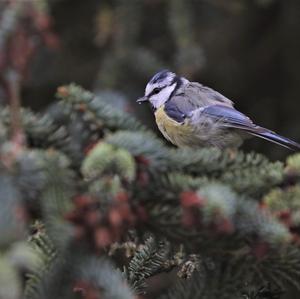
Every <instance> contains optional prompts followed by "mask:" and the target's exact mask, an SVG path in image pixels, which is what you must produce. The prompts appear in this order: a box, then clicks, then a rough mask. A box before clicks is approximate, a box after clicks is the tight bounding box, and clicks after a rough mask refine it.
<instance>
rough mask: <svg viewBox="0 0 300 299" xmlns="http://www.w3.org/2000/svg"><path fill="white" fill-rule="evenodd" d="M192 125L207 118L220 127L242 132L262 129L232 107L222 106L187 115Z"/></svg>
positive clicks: (204, 108) (195, 111)
mask: <svg viewBox="0 0 300 299" xmlns="http://www.w3.org/2000/svg"><path fill="white" fill-rule="evenodd" d="M188 116H189V117H190V118H191V121H192V122H193V123H197V122H201V119H205V118H207V117H209V118H210V119H213V120H215V121H216V122H218V124H219V125H220V126H221V127H227V128H235V129H243V130H249V131H252V130H258V129H262V128H261V127H259V126H256V125H255V124H254V123H253V122H252V120H251V119H250V118H249V117H247V116H246V115H245V114H243V113H241V112H239V111H237V110H236V109H234V108H232V107H227V106H223V105H209V106H205V107H202V108H199V109H196V110H194V111H191V113H190V114H189V115H188Z"/></svg>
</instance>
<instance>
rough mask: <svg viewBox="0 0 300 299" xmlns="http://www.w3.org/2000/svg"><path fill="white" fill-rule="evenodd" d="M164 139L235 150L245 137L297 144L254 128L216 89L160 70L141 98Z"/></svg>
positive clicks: (296, 147)
mask: <svg viewBox="0 0 300 299" xmlns="http://www.w3.org/2000/svg"><path fill="white" fill-rule="evenodd" d="M137 102H138V103H142V102H149V103H150V104H151V106H152V108H153V111H154V115H155V120H156V123H157V126H158V128H159V130H160V131H161V133H162V134H163V135H164V137H165V138H166V139H167V140H169V141H170V142H172V143H173V144H175V145H176V146H178V147H183V146H188V147H207V146H216V147H218V148H221V149H223V148H237V147H239V146H240V145H241V143H242V141H243V139H245V138H246V137H247V136H257V137H260V138H263V139H266V140H269V141H271V142H274V143H277V144H279V145H281V146H284V147H287V148H289V149H294V150H300V144H298V143H296V142H294V141H292V140H290V139H288V138H286V137H283V136H280V135H278V134H276V133H274V132H272V131H270V130H268V129H265V128H263V127H260V126H257V125H255V124H254V123H253V122H252V121H251V119H250V118H249V117H247V116H246V115H244V114H243V113H241V112H239V111H238V110H236V109H235V108H234V107H233V102H232V101H231V100H229V99H228V98H226V97H224V96H223V95H222V94H220V93H218V92H216V91H215V90H213V89H211V88H209V87H206V86H203V85H202V84H200V83H197V82H190V81H189V80H187V79H186V78H184V77H180V76H177V75H176V74H174V73H172V72H170V71H168V70H163V71H160V72H159V73H157V74H155V75H154V76H153V77H152V78H151V80H150V81H149V82H148V84H147V86H146V89H145V95H144V97H142V98H140V99H138V100H137Z"/></svg>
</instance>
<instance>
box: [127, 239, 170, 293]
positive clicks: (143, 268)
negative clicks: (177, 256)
mask: <svg viewBox="0 0 300 299" xmlns="http://www.w3.org/2000/svg"><path fill="white" fill-rule="evenodd" d="M168 255H169V248H168V246H167V244H164V243H158V242H157V241H156V240H155V239H154V238H153V237H149V238H148V239H147V240H146V241H145V244H143V245H141V246H140V248H139V249H138V250H137V251H136V252H135V254H134V256H133V258H132V259H131V261H130V263H129V265H128V267H126V268H125V270H124V275H125V277H126V278H127V281H128V283H129V285H130V286H131V288H132V290H133V291H134V293H135V294H137V295H138V294H145V289H146V287H147V284H146V279H147V278H149V277H151V276H153V275H155V274H157V273H159V272H161V271H163V270H164V265H166V260H167V258H168Z"/></svg>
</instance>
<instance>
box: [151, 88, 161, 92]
mask: <svg viewBox="0 0 300 299" xmlns="http://www.w3.org/2000/svg"><path fill="white" fill-rule="evenodd" d="M160 90H161V89H160V88H158V87H156V88H154V89H153V91H152V94H158V93H159V92H160Z"/></svg>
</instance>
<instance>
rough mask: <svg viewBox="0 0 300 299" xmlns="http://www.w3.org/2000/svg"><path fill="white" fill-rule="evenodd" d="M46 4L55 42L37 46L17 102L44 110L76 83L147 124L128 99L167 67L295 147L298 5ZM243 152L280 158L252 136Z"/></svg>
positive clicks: (94, 0) (161, 0) (210, 0)
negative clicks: (55, 44)
mask: <svg viewBox="0 0 300 299" xmlns="http://www.w3.org/2000/svg"><path fill="white" fill-rule="evenodd" d="M20 1H22V0H20ZM24 1H25V0H24ZM33 1H43V0H33ZM47 5H48V14H49V15H50V16H51V18H52V23H51V26H52V30H53V32H55V34H56V35H57V37H58V39H59V44H60V45H59V47H58V48H57V49H55V50H53V49H49V48H48V47H46V46H43V45H40V46H39V47H38V50H37V51H36V52H35V54H34V56H33V58H32V59H31V62H30V66H29V72H28V75H27V77H26V80H24V82H23V86H22V99H23V104H24V105H26V106H30V107H32V108H33V109H35V110H37V109H39V110H43V109H45V107H47V106H48V105H49V104H51V102H53V99H54V97H53V95H54V93H55V92H56V89H57V87H58V86H59V85H61V84H66V83H69V82H76V83H78V84H81V85H82V86H84V87H85V88H89V89H91V90H93V91H96V92H98V93H101V94H102V95H104V97H105V98H106V99H107V100H108V101H109V102H111V103H113V104H114V105H118V106H119V107H120V109H125V110H127V111H128V110H129V111H131V112H132V113H133V114H135V115H137V116H138V117H139V118H141V119H142V120H143V121H145V122H146V123H147V124H148V125H149V126H151V127H153V128H155V125H154V120H153V116H152V113H151V111H150V109H149V107H141V106H139V105H137V104H136V103H135V100H136V98H137V97H139V96H141V95H142V94H143V92H144V88H145V85H146V83H147V81H148V80H149V78H150V77H151V76H152V75H153V74H154V73H155V72H157V71H159V70H160V69H162V68H169V69H170V70H172V71H175V72H178V73H179V74H181V75H183V76H186V77H187V78H189V79H190V80H195V81H199V82H201V83H203V84H206V85H208V86H210V87H212V88H214V89H216V90H217V91H219V92H221V93H223V94H224V95H226V96H227V97H229V98H230V99H232V100H234V101H235V103H236V107H237V108H238V109H240V110H241V111H242V112H244V113H246V114H248V115H249V116H250V117H251V118H252V119H253V120H254V121H255V122H257V123H258V124H260V125H262V126H265V127H267V128H270V129H273V130H275V131H277V132H278V133H280V134H282V135H285V136H287V137H290V138H293V139H295V140H297V141H300V118H299V108H300V102H299V100H300V99H299V92H300V75H299V70H300V1H299V0H223V1H222V0H190V1H186V0H132V1H128V0H127V1H126V0H101V1H100V0H84V1H82V0H49V1H47ZM244 149H246V150H251V149H254V150H257V151H259V152H263V153H265V154H267V155H268V156H269V157H271V158H274V159H275V158H283V157H284V156H285V155H287V154H288V151H287V150H285V149H281V148H280V147H279V146H276V145H273V144H270V143H267V142H265V141H262V140H258V139H255V140H251V141H247V142H246V145H245V146H244Z"/></svg>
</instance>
